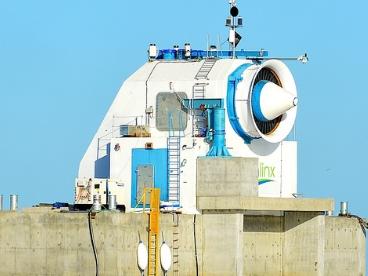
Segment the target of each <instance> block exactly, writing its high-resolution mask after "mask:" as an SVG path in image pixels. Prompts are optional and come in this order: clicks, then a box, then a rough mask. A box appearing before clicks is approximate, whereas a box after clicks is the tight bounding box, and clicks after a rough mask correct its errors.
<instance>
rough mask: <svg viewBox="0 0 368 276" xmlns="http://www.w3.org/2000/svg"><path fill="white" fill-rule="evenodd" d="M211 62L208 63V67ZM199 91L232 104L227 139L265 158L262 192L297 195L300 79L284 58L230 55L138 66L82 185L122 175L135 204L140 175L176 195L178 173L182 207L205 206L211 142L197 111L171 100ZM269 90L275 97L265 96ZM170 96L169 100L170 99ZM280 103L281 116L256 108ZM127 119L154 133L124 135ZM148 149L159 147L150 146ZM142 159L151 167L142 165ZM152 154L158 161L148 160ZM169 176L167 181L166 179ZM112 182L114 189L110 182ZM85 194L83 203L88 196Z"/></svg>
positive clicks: (90, 153) (125, 200)
mask: <svg viewBox="0 0 368 276" xmlns="http://www.w3.org/2000/svg"><path fill="white" fill-rule="evenodd" d="M204 67H206V68H207V71H208V72H206V73H205V74H204V73H203V68H204ZM208 68H209V69H208ZM268 74H270V75H268ZM204 75H205V76H204ZM260 75H262V76H260ZM263 75H264V76H263ZM257 77H258V78H260V79H262V80H265V79H266V80H267V81H269V82H270V83H272V84H271V89H269V88H267V87H266V86H265V87H263V88H262V89H260V91H258V92H257V91H255V90H254V89H255V88H254V87H255V85H256V84H257V81H258V80H257ZM234 78H235V79H236V80H235V83H236V85H235V87H233V88H234V89H233V90H234V91H233V93H234V95H233V96H231V89H230V87H231V85H230V84H231V82H232V81H233V80H234ZM272 87H275V89H272ZM198 91H200V94H201V96H200V98H204V99H224V101H225V109H226V111H227V112H226V116H225V117H226V118H225V124H226V141H227V147H228V150H229V152H230V154H231V155H232V156H236V157H257V158H258V159H259V196H261V197H293V195H294V194H296V193H297V142H296V141H293V140H292V139H286V138H287V137H288V135H289V134H290V132H291V130H292V128H293V126H294V121H295V117H296V111H297V110H296V106H295V105H296V102H297V92H296V86H295V82H294V79H293V77H292V75H291V73H290V71H289V69H288V68H287V67H286V65H285V64H284V63H282V62H281V61H279V60H269V61H266V62H264V63H259V62H254V61H252V60H248V59H228V58H224V59H211V60H210V59H202V60H197V59H196V60H194V59H188V60H154V61H151V62H147V63H146V64H144V65H143V66H142V67H141V68H140V69H139V70H138V71H136V72H135V73H134V74H132V75H131V76H130V77H129V78H128V79H127V80H126V81H125V82H124V84H123V85H122V87H121V88H120V90H119V92H118V94H117V95H116V98H115V100H114V101H113V103H112V105H111V107H110V108H109V110H108V112H107V114H106V116H105V118H104V119H103V121H102V123H101V125H100V127H99V128H98V130H97V132H96V134H95V136H94V137H93V139H92V141H91V143H90V145H89V147H88V149H87V151H86V153H85V155H84V157H83V159H82V160H81V162H80V167H79V173H78V179H77V182H76V183H77V184H76V191H78V189H77V188H78V187H79V184H78V183H80V181H82V182H83V181H84V180H83V179H90V178H91V179H95V178H100V179H106V180H107V181H109V180H110V179H114V180H115V181H116V182H117V183H120V186H119V185H115V188H114V193H115V194H116V195H117V203H118V204H120V205H124V206H125V208H126V211H129V210H130V209H132V208H135V207H137V206H138V204H139V198H138V197H139V196H140V195H141V191H138V190H139V189H140V188H139V189H138V188H137V187H138V186H137V185H138V184H136V182H137V181H141V183H143V184H139V185H143V186H145V185H146V186H147V185H148V186H149V185H150V183H151V182H154V183H153V185H155V186H159V187H160V185H161V188H162V190H165V189H167V190H168V191H164V193H166V195H165V196H166V200H167V201H170V200H169V199H170V187H171V186H172V184H170V179H173V178H175V179H176V181H178V182H179V183H178V185H177V186H178V190H179V191H178V195H179V198H178V199H179V200H178V201H179V202H178V203H179V205H178V207H179V208H181V210H182V212H184V213H195V212H197V210H196V160H197V157H201V156H205V155H206V153H207V152H208V151H209V147H210V145H209V144H208V143H207V142H206V138H205V137H201V135H198V133H194V132H195V131H196V130H195V128H196V127H198V124H197V123H196V122H195V120H197V119H198V118H197V116H196V114H195V112H192V111H190V110H185V109H180V105H179V108H178V107H176V108H177V109H178V112H179V113H180V114H181V115H180V116H181V117H180V116H179V115H178V116H179V117H180V118H185V119H184V120H183V121H182V122H180V119H178V118H179V117H175V116H174V119H173V120H172V117H171V118H170V116H171V115H172V114H171V115H169V111H170V109H171V108H172V106H173V105H172V104H170V101H173V99H174V97H176V98H177V100H178V102H179V103H180V101H181V100H182V99H183V98H192V99H194V98H198V93H199V92H198ZM256 92H257V93H258V94H259V95H260V97H259V98H258V99H253V98H252V95H253V93H256ZM160 93H161V94H160ZM283 93H284V95H283V96H280V97H281V98H282V99H284V98H285V99H286V100H285V101H283V100H281V101H279V100H278V99H279V97H278V95H281V94H283ZM263 94H265V95H268V97H266V98H265V97H263V98H262V95H263ZM170 95H172V96H170ZM165 97H166V98H165ZM232 97H233V98H232ZM159 100H160V103H164V105H163V106H165V108H166V109H167V110H168V113H167V116H168V118H166V119H165V118H163V115H162V114H165V112H166V111H165V110H161V109H162V107H160V106H159V105H158V101H159ZM165 101H168V102H167V103H168V104H167V105H165ZM257 101H258V102H257ZM290 101H291V102H290ZM254 102H257V103H256V104H255V103H254ZM272 103H277V107H276V109H277V110H276V111H272V110H271V113H272V112H273V114H274V115H272V116H276V117H277V118H276V119H275V118H272V119H273V120H271V121H266V122H262V121H260V120H259V118H257V116H256V115H255V111H254V110H253V109H254V108H255V107H256V106H258V108H259V110H258V111H259V112H261V115H262V114H263V113H265V114H266V116H267V112H268V111H269V106H271V107H272V106H274V105H272ZM264 107H266V108H264ZM262 109H263V110H262ZM265 109H266V110H265ZM171 111H172V110H171ZM172 112H173V113H175V112H174V111H172ZM262 112H263V113H262ZM275 112H276V113H275ZM232 114H233V115H234V114H235V115H236V116H233V115H232ZM275 114H276V115H275ZM261 115H260V116H261ZM175 120H176V122H175ZM274 120H276V121H274ZM166 123H167V124H168V127H167V129H165V124H166ZM172 123H174V124H176V125H179V128H180V127H181V126H180V125H181V124H182V125H184V127H183V129H182V130H175V129H172V128H171V126H170V125H171V124H172ZM126 125H135V126H137V127H138V128H139V126H143V125H144V128H145V129H148V130H149V133H145V134H144V135H140V134H138V135H133V136H122V135H121V132H120V128H121V126H126ZM244 133H245V134H244ZM173 135H174V136H180V137H179V148H178V149H177V153H178V154H177V155H178V160H176V161H175V162H177V164H178V171H177V172H178V176H177V175H176V176H174V175H171V174H170V172H172V171H173V170H171V171H170V168H168V167H170V162H172V160H171V158H172V157H170V149H168V148H169V147H170V146H169V145H168V139H169V138H170V136H173ZM289 136H290V135H289ZM145 150H152V151H150V152H148V153H147V152H145ZM165 150H166V155H167V159H166V161H165V157H164V155H165ZM146 154H148V155H146ZM137 159H139V160H140V161H139V162H140V163H139V164H141V165H143V166H145V167H139V168H138V167H137V162H138V161H136V160H137ZM152 160H154V161H152ZM151 161H152V162H156V163H153V164H154V165H153V166H152V167H147V166H148V165H147V164H148V163H149V162H151ZM165 162H166V164H164V163H165ZM144 170H146V171H147V173H146V174H145V176H142V175H139V174H140V173H141V172H142V171H144ZM165 175H166V178H165ZM165 179H166V182H167V183H166V184H165V183H163V182H165ZM147 183H148V184H147ZM151 184H152V183H151ZM109 185H110V182H108V186H109ZM170 185H171V186H170ZM143 186H142V187H143ZM107 189H109V190H110V191H111V190H113V189H111V188H109V187H108V188H107ZM76 194H77V192H76ZM77 199H78V197H76V201H75V203H80V202H81V201H80V200H77ZM163 201H165V200H163ZM84 202H85V201H83V203H84ZM88 202H91V199H89V201H88Z"/></svg>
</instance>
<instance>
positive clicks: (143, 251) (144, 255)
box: [137, 241, 148, 271]
mask: <svg viewBox="0 0 368 276" xmlns="http://www.w3.org/2000/svg"><path fill="white" fill-rule="evenodd" d="M137 259H138V267H139V269H140V270H141V271H144V270H145V269H146V268H147V265H148V252H147V247H146V246H145V245H144V243H143V242H142V241H140V242H139V244H138V249H137Z"/></svg>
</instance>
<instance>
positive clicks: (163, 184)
mask: <svg viewBox="0 0 368 276" xmlns="http://www.w3.org/2000/svg"><path fill="white" fill-rule="evenodd" d="M145 187H154V188H160V199H161V200H162V201H168V185H167V149H138V148H136V149H132V194H131V207H132V208H134V207H136V206H137V204H138V203H139V200H140V199H141V195H142V190H143V188H145ZM138 206H141V204H139V205H138Z"/></svg>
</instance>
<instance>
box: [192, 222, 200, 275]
mask: <svg viewBox="0 0 368 276" xmlns="http://www.w3.org/2000/svg"><path fill="white" fill-rule="evenodd" d="M196 218H197V215H194V219H193V236H194V256H195V263H196V276H198V275H199V274H198V270H199V269H198V253H197V236H196Z"/></svg>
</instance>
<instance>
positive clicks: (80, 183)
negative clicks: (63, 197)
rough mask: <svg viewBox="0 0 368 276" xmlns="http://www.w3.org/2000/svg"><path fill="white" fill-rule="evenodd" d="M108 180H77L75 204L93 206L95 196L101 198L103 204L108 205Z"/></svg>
mask: <svg viewBox="0 0 368 276" xmlns="http://www.w3.org/2000/svg"><path fill="white" fill-rule="evenodd" d="M106 184H107V182H106V179H101V178H79V179H78V178H77V179H76V180H75V197H74V204H88V205H89V204H92V203H93V196H94V195H99V196H101V202H100V203H101V204H107V189H106V188H107V187H106Z"/></svg>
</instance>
